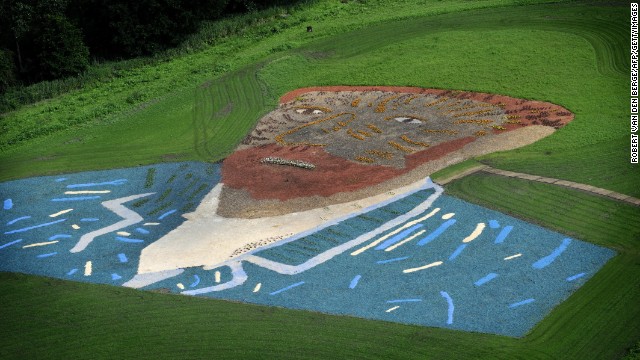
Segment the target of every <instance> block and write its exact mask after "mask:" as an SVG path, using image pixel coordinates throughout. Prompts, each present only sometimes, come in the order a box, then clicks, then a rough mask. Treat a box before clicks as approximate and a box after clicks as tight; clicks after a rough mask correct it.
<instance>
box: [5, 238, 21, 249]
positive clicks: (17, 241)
mask: <svg viewBox="0 0 640 360" xmlns="http://www.w3.org/2000/svg"><path fill="white" fill-rule="evenodd" d="M20 241H22V239H18V240H14V241H12V242H8V243H6V244H4V245H0V249H4V248H6V247H9V246H11V245H13V244H17V243H19V242H20Z"/></svg>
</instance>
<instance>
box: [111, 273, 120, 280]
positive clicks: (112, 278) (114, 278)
mask: <svg viewBox="0 0 640 360" xmlns="http://www.w3.org/2000/svg"><path fill="white" fill-rule="evenodd" d="M120 279H122V276H120V275H118V274H116V273H113V274H111V280H120Z"/></svg>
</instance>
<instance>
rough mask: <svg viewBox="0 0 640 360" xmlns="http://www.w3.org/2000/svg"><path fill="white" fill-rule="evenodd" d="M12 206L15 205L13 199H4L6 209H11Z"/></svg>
mask: <svg viewBox="0 0 640 360" xmlns="http://www.w3.org/2000/svg"><path fill="white" fill-rule="evenodd" d="M12 207H13V200H11V199H6V200H5V201H4V209H5V210H9V209H11V208H12Z"/></svg>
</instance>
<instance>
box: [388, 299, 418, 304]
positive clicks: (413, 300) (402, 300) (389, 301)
mask: <svg viewBox="0 0 640 360" xmlns="http://www.w3.org/2000/svg"><path fill="white" fill-rule="evenodd" d="M420 301H422V299H396V300H387V304H395V303H403V302H420Z"/></svg>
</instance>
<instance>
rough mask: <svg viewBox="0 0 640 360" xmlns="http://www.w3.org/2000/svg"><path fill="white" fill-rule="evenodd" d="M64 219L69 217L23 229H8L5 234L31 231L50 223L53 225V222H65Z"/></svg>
mask: <svg viewBox="0 0 640 360" xmlns="http://www.w3.org/2000/svg"><path fill="white" fill-rule="evenodd" d="M63 221H67V219H60V220H56V221H52V222H48V223H44V224H39V225H34V226H30V227H26V228H22V229H17V230H11V231H6V232H5V233H4V234H5V235H9V234H15V233H20V232H25V231H29V230H33V229H37V228H41V227H44V226H49V225H53V224H57V223H61V222H63Z"/></svg>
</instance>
